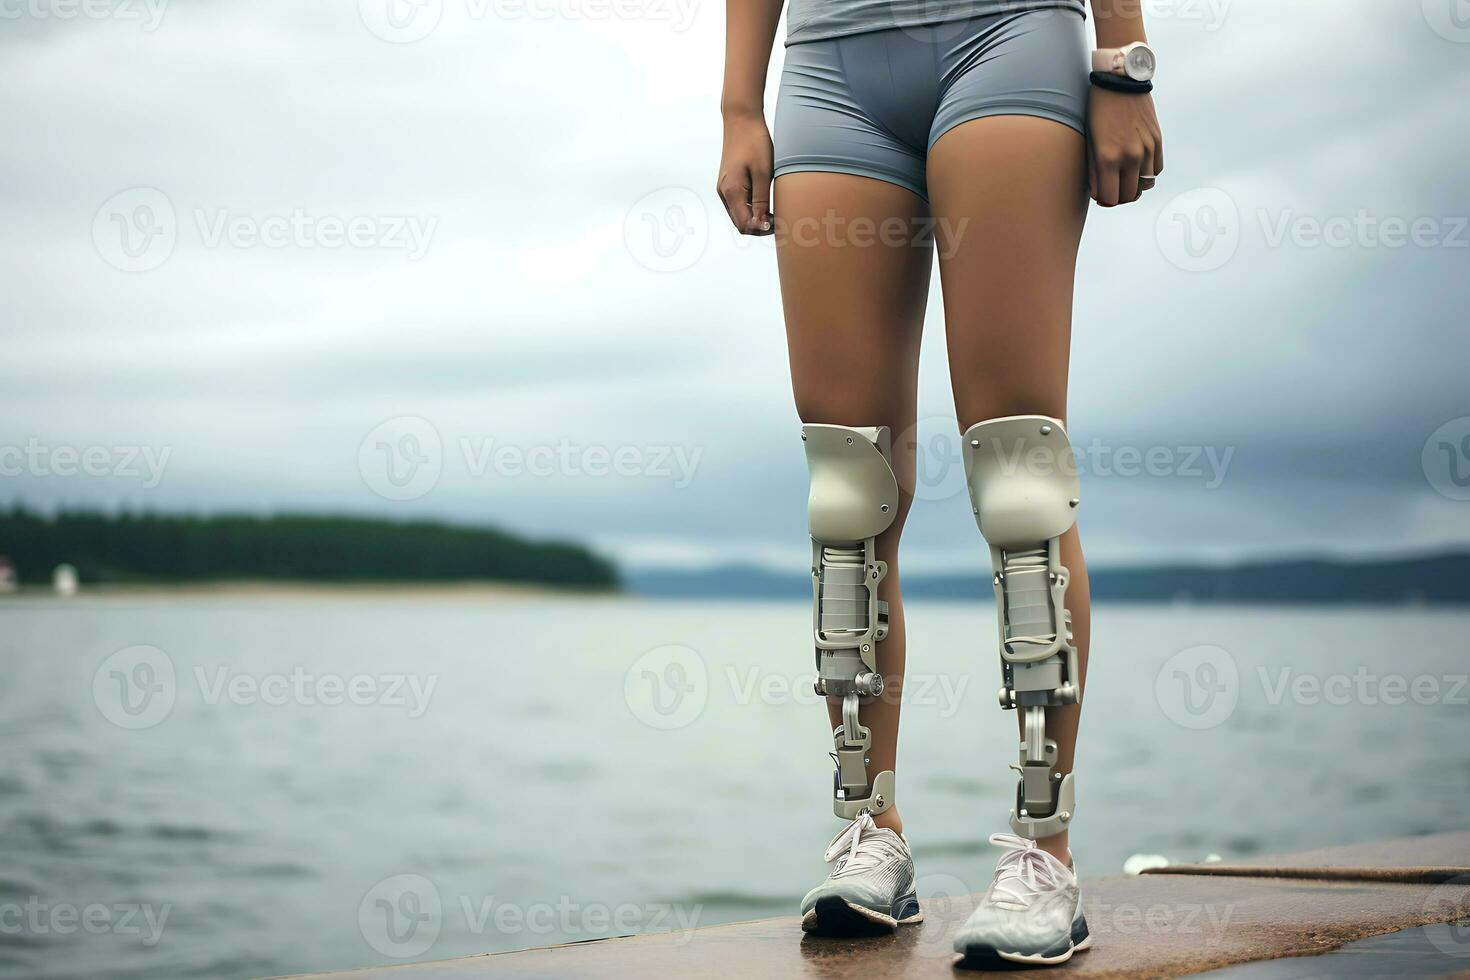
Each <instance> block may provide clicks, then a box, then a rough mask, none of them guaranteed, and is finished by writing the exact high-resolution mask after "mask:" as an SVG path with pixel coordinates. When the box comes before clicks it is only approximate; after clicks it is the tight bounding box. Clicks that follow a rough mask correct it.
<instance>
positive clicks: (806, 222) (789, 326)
mask: <svg viewBox="0 0 1470 980" xmlns="http://www.w3.org/2000/svg"><path fill="white" fill-rule="evenodd" d="M776 212H777V219H776V257H777V263H778V265H779V267H780V272H781V300H782V303H783V305H784V307H785V313H786V339H787V344H788V347H789V350H790V355H791V386H792V389H793V391H794V393H795V395H796V410H797V414H798V415H800V416H801V420H802V421H803V422H813V423H828V424H835V425H849V426H877V425H886V426H888V427H889V428H890V429H892V434H893V469H894V472H895V474H896V475H897V476H898V484H899V506H898V516H897V517H896V518H895V519H894V521H893V524H892V525H891V526H890V527H889V528H888V530H887V531H885V532H884V533H883V534H882V535H881V536H880V537H879V538H878V542H877V545H878V557H879V558H880V559H881V560H883V561H886V562H887V563H888V576H887V577H886V578H885V579H884V580H883V583H882V585H881V586H880V587H879V598H881V599H884V600H886V601H887V602H888V623H889V630H888V638H887V639H886V640H884V641H883V642H881V643H879V644H878V650H877V658H878V664H877V666H878V671H879V672H880V673H881V674H882V675H883V679H884V684H885V691H884V694H883V696H882V697H881V698H879V699H878V700H876V701H873V702H871V703H868V704H865V705H863V707H862V709H861V711H860V715H859V717H860V720H861V722H862V724H864V725H866V726H867V727H868V728H869V729H871V730H872V733H873V743H872V753H871V756H870V758H871V762H870V763H869V765H868V772H869V773H873V774H876V773H880V772H883V771H884V770H890V769H891V770H893V771H894V772H897V767H896V766H895V757H896V755H897V749H898V716H899V700H900V698H901V696H902V693H903V666H904V631H903V603H902V601H901V598H900V592H899V574H898V539H899V535H900V534H901V533H902V531H903V523H904V518H905V517H906V516H907V514H908V510H909V504H910V503H911V501H912V499H913V495H912V489H913V485H914V424H915V418H916V414H917V407H916V401H917V388H918V369H919V338H920V335H921V333H922V330H923V322H924V302H925V299H926V297H927V295H928V290H929V272H930V261H931V259H930V256H931V253H932V248H931V247H929V245H928V244H927V243H916V242H915V237H916V234H917V233H918V232H919V231H921V230H922V227H921V219H923V218H924V217H925V216H926V215H927V213H928V212H927V208H926V207H925V205H924V202H923V201H922V200H921V199H920V198H919V197H918V196H917V195H915V194H914V193H913V192H912V191H908V190H905V189H903V188H901V187H898V186H896V185H894V184H889V183H886V182H884V181H880V180H873V179H870V178H867V177H857V176H853V175H850V174H831V173H808V172H800V173H790V174H786V175H783V176H781V177H779V178H777V180H776ZM885 227H886V228H887V229H888V233H886V234H885V233H884V231H883V230H884V228H885ZM900 228H901V229H902V231H903V233H902V234H896V233H895V232H897V231H898V230H900ZM827 713H828V720H829V722H830V723H831V726H832V727H836V726H837V725H839V724H841V699H838V698H828V699H827ZM899 798H900V799H901V798H902V797H901V796H900V797H899ZM874 822H875V823H877V824H878V825H879V826H880V827H890V828H892V829H893V830H896V831H899V832H900V833H901V832H902V830H903V821H902V818H901V817H900V816H899V810H898V807H897V805H895V806H894V807H892V808H890V809H888V810H886V811H884V812H883V813H880V814H878V815H877V816H876V817H875V818H874Z"/></svg>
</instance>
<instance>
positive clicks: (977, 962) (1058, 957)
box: [955, 936, 1092, 969]
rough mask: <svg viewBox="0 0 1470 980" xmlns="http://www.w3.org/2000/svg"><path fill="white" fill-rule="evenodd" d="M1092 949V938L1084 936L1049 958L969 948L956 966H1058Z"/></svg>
mask: <svg viewBox="0 0 1470 980" xmlns="http://www.w3.org/2000/svg"><path fill="white" fill-rule="evenodd" d="M1091 948H1092V937H1091V936H1084V937H1083V938H1082V940H1081V941H1080V942H1078V943H1076V944H1075V945H1072V946H1068V947H1067V948H1066V949H1064V950H1062V951H1061V952H1060V953H1053V954H1052V955H1051V956H1047V955H1046V954H1044V953H1012V952H1008V951H1006V950H1003V949H996V948H995V947H993V946H967V947H966V948H965V951H964V953H962V954H961V955H960V958H959V959H958V960H957V961H956V963H955V965H956V966H967V967H974V968H980V969H983V968H984V967H987V966H990V967H993V966H996V965H997V964H999V963H1020V964H1022V965H1023V966H1058V965H1060V964H1062V963H1065V962H1067V961H1068V960H1070V959H1071V958H1072V954H1073V953H1084V952H1086V951H1087V950H1089V949H1091Z"/></svg>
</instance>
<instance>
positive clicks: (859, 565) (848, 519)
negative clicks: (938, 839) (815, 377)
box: [801, 424, 898, 820]
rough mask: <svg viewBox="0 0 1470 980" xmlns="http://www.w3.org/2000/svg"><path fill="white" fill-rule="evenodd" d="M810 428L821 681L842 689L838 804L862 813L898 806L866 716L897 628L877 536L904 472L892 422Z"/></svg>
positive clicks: (805, 432) (836, 743)
mask: <svg viewBox="0 0 1470 980" xmlns="http://www.w3.org/2000/svg"><path fill="white" fill-rule="evenodd" d="M801 438H802V440H803V441H804V442H805V443H806V460H807V467H808V468H809V469H810V471H811V481H812V486H811V496H810V497H809V498H808V500H807V515H808V518H809V522H810V527H811V536H812V632H813V635H814V638H815V641H816V658H817V682H816V690H817V693H818V694H819V695H822V696H824V697H840V698H841V699H842V724H841V725H840V726H838V727H837V728H836V729H835V730H833V732H832V742H833V753H832V759H833V761H834V762H835V763H836V764H837V771H836V772H835V773H833V775H832V783H833V803H832V810H833V812H834V813H836V814H837V815H838V816H839V817H842V818H844V819H846V820H853V819H855V818H857V817H858V816H859V815H860V814H862V813H882V812H883V811H884V810H887V809H888V808H889V807H891V806H893V790H894V776H893V772H892V771H891V770H887V771H884V772H880V773H878V774H877V775H876V776H873V775H871V774H870V773H869V772H868V764H869V761H870V758H869V754H868V750H869V748H870V747H871V745H872V737H873V736H872V732H870V731H869V730H868V729H867V728H864V727H863V726H862V725H861V724H860V723H859V722H858V706H859V705H860V704H861V703H863V702H864V701H871V700H872V699H873V698H877V697H879V696H881V695H882V694H883V675H882V674H880V673H879V672H878V666H877V663H878V660H877V657H878V652H877V651H878V641H880V640H882V639H883V638H884V637H886V636H887V635H888V603H886V602H882V601H880V600H879V599H878V584H879V583H880V582H882V581H883V578H884V576H885V575H887V574H888V565H887V563H886V562H881V561H879V560H878V556H877V548H876V545H875V541H876V539H877V537H878V535H880V534H882V533H883V532H884V531H886V530H887V529H888V527H889V525H891V524H892V523H893V520H894V518H895V517H896V516H898V480H897V479H896V478H895V477H894V475H893V467H892V465H891V464H890V463H889V455H890V443H889V433H888V427H887V426H876V427H867V428H851V427H849V426H845V425H816V424H811V425H806V426H803V427H802V433H801Z"/></svg>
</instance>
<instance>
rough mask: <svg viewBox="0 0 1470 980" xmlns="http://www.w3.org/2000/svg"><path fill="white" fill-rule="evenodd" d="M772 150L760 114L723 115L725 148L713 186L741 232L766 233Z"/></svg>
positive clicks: (771, 224) (768, 231)
mask: <svg viewBox="0 0 1470 980" xmlns="http://www.w3.org/2000/svg"><path fill="white" fill-rule="evenodd" d="M774 161H775V151H774V149H773V148H772V146H771V134H770V132H769V131H768V130H767V129H766V121H765V119H764V118H763V117H762V116H760V115H759V114H755V115H745V116H733V117H732V116H727V117H725V149H724V152H723V153H722V154H721V156H720V179H719V182H718V183H717V184H716V185H715V187H716V190H717V191H718V192H719V195H720V200H721V201H723V202H724V205H725V210H726V211H727V212H728V213H729V215H730V221H731V222H733V223H734V225H735V228H736V230H737V231H739V232H740V234H742V235H769V234H771V229H772V228H773V227H774V221H773V220H772V217H771V171H772V170H774V169H775V163H774Z"/></svg>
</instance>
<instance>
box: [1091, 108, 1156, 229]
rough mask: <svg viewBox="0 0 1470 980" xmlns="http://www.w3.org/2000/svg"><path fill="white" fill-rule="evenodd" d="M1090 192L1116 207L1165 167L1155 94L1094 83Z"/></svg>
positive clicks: (1130, 200)
mask: <svg viewBox="0 0 1470 980" xmlns="http://www.w3.org/2000/svg"><path fill="white" fill-rule="evenodd" d="M1087 143H1088V146H1087V184H1088V187H1087V193H1088V195H1089V196H1090V197H1091V198H1092V199H1093V200H1094V201H1096V202H1097V203H1098V204H1100V205H1102V206H1103V207H1105V208H1111V207H1114V206H1116V205H1119V204H1131V203H1133V202H1134V201H1136V200H1138V197H1139V195H1140V194H1142V193H1143V192H1144V191H1146V190H1148V189H1149V188H1150V187H1152V186H1153V183H1154V182H1153V181H1152V180H1143V179H1141V178H1152V177H1157V176H1158V175H1159V174H1161V173H1163V172H1164V138H1163V136H1162V135H1160V133H1159V118H1158V116H1156V115H1154V99H1153V96H1152V95H1149V94H1147V93H1145V94H1142V95H1134V94H1132V93H1129V92H1114V91H1111V90H1109V89H1105V88H1099V87H1097V86H1096V85H1094V86H1092V94H1091V95H1090V96H1089V98H1088V103H1087Z"/></svg>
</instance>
